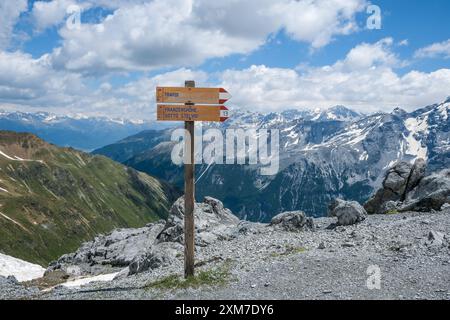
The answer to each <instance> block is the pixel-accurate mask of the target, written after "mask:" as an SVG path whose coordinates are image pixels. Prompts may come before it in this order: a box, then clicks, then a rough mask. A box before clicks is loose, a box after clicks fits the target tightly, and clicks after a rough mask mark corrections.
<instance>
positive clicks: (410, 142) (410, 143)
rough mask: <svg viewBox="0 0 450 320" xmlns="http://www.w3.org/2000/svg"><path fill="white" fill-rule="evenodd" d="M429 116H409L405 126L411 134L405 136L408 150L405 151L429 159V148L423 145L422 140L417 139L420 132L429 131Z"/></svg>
mask: <svg viewBox="0 0 450 320" xmlns="http://www.w3.org/2000/svg"><path fill="white" fill-rule="evenodd" d="M427 120H428V117H425V118H424V119H420V120H418V119H416V118H409V119H406V121H405V126H406V128H407V129H408V131H409V135H408V136H405V140H406V143H407V144H406V150H405V153H406V154H409V155H412V156H415V157H417V158H422V159H425V160H427V159H428V157H427V154H428V148H427V147H426V146H425V147H423V146H422V142H421V141H420V140H417V138H416V137H417V136H418V135H419V134H424V133H427V132H428V121H427Z"/></svg>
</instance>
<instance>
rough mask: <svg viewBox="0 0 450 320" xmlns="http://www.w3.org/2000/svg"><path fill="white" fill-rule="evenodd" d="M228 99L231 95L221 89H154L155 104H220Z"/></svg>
mask: <svg viewBox="0 0 450 320" xmlns="http://www.w3.org/2000/svg"><path fill="white" fill-rule="evenodd" d="M230 97H231V95H230V94H229V93H228V92H227V91H226V90H225V89H223V88H189V87H157V88H156V103H203V104H222V103H225V102H226V101H227V100H228V99H230Z"/></svg>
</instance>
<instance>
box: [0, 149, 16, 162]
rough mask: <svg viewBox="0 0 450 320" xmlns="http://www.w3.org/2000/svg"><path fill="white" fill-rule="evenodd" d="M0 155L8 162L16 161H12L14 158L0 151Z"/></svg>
mask: <svg viewBox="0 0 450 320" xmlns="http://www.w3.org/2000/svg"><path fill="white" fill-rule="evenodd" d="M0 154H1V155H2V156H4V157H5V158H6V159H8V160H17V159H14V158H12V157H10V156H8V155H7V154H6V153H4V152H3V151H1V150H0Z"/></svg>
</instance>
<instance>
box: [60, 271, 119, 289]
mask: <svg viewBox="0 0 450 320" xmlns="http://www.w3.org/2000/svg"><path fill="white" fill-rule="evenodd" d="M117 274H119V272H116V273H109V274H101V275H99V276H94V277H86V278H79V279H75V280H71V281H68V282H66V283H63V284H61V285H62V286H64V287H66V288H78V287H81V286H84V285H86V284H89V283H91V282H107V281H112V280H113V279H114V278H115V277H116V276H117Z"/></svg>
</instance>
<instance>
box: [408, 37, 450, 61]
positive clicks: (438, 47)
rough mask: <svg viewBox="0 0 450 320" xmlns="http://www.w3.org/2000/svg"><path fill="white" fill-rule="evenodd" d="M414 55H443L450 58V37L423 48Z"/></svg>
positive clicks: (417, 56)
mask: <svg viewBox="0 0 450 320" xmlns="http://www.w3.org/2000/svg"><path fill="white" fill-rule="evenodd" d="M414 56H415V57H416V58H436V57H443V58H445V59H450V39H448V40H447V41H442V42H438V43H433V44H432V45H429V46H428V47H425V48H421V49H419V50H417V51H416V53H415V54H414Z"/></svg>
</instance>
